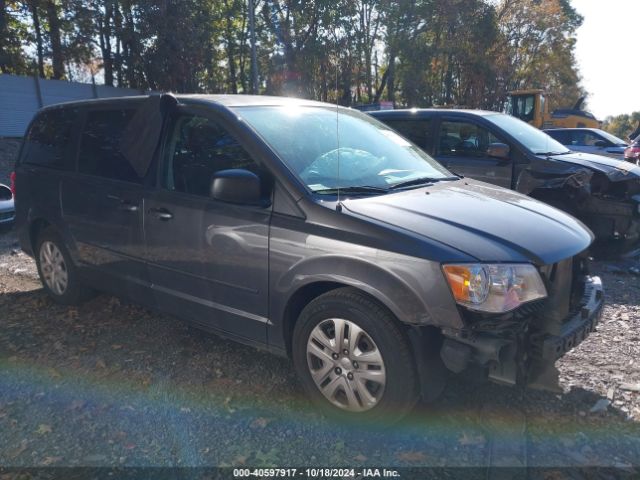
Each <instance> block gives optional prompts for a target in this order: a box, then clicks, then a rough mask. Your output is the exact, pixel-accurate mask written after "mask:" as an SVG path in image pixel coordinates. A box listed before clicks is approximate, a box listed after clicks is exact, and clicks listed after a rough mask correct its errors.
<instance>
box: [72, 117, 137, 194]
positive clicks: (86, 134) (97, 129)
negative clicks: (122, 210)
mask: <svg viewBox="0 0 640 480" xmlns="http://www.w3.org/2000/svg"><path fill="white" fill-rule="evenodd" d="M134 114H135V110H133V109H114V110H95V111H89V112H88V113H87V119H86V121H85V126H84V129H83V132H82V138H81V140H80V153H79V156H78V171H79V172H80V173H85V174H88V175H95V176H98V177H104V178H110V179H113V180H121V181H125V182H131V183H142V179H141V178H140V177H139V176H138V174H137V173H136V171H135V170H134V168H133V166H132V165H131V163H129V161H128V160H127V159H126V157H125V156H124V154H123V153H122V149H121V142H122V136H123V133H124V131H125V129H126V128H127V124H128V123H129V121H130V120H131V119H132V118H133V116H134Z"/></svg>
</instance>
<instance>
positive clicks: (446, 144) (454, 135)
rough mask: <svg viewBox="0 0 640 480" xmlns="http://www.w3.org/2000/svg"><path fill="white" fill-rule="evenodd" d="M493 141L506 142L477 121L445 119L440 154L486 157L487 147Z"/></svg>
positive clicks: (441, 128) (439, 146)
mask: <svg viewBox="0 0 640 480" xmlns="http://www.w3.org/2000/svg"><path fill="white" fill-rule="evenodd" d="M493 143H504V142H503V141H501V140H500V139H498V137H496V136H495V135H494V134H493V133H491V132H490V131H489V130H487V129H486V128H484V127H481V126H479V125H476V124H475V123H470V122H462V121H443V122H442V124H441V125H440V142H439V144H438V155H443V156H448V157H480V158H484V157H486V156H487V149H488V148H489V146H490V145H491V144H493Z"/></svg>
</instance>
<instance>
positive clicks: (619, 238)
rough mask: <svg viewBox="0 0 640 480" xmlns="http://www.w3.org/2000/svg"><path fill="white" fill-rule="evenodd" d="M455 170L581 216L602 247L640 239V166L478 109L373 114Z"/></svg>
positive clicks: (619, 247)
mask: <svg viewBox="0 0 640 480" xmlns="http://www.w3.org/2000/svg"><path fill="white" fill-rule="evenodd" d="M371 115H374V116H375V117H376V118H377V119H378V120H381V121H383V122H385V123H386V124H388V125H389V126H391V127H393V128H394V129H395V130H396V131H398V132H399V133H401V134H402V135H404V136H406V137H407V138H409V139H410V140H411V141H413V142H414V143H416V144H417V145H418V146H420V147H421V148H422V149H424V150H425V151H426V152H427V153H428V154H431V155H433V156H434V158H435V159H436V160H438V161H439V162H440V163H441V164H443V165H444V166H446V167H447V168H449V169H451V170H452V171H454V172H456V173H459V174H462V175H465V176H468V177H471V178H475V179H477V180H482V181H484V182H488V183H492V184H495V185H499V186H501V187H505V188H510V189H513V190H515V191H517V192H520V193H524V194H526V195H529V196H531V197H533V198H536V199H538V200H541V201H543V202H545V203H549V204H550V205H553V206H555V207H557V208H559V209H561V210H564V211H566V212H568V213H570V214H571V215H573V216H575V217H577V218H579V219H580V220H581V221H583V222H584V223H585V224H586V225H587V226H588V227H589V228H590V229H591V230H592V231H593V233H594V234H595V236H596V239H597V240H599V244H600V245H599V247H600V248H599V250H604V251H609V250H611V249H614V250H617V251H620V250H627V249H632V248H634V247H635V246H636V245H637V244H638V241H639V240H640V167H638V166H636V165H632V164H630V163H629V162H624V161H622V160H615V159H612V158H609V157H603V156H600V155H592V154H589V153H581V152H572V151H570V150H568V149H567V147H565V146H564V145H562V144H561V143H560V142H558V141H556V140H554V139H553V138H551V137H550V136H549V135H547V134H546V133H544V132H542V131H540V130H538V129H537V128H534V127H532V126H531V125H529V124H528V123H525V122H523V121H521V120H518V119H517V118H515V117H512V116H510V115H504V114H501V113H496V112H486V111H479V110H448V109H413V110H394V111H379V112H371Z"/></svg>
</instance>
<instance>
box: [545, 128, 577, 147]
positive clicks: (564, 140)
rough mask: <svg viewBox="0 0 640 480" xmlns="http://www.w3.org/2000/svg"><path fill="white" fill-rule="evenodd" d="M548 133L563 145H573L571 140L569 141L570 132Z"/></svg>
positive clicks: (552, 131) (551, 131) (553, 131)
mask: <svg viewBox="0 0 640 480" xmlns="http://www.w3.org/2000/svg"><path fill="white" fill-rule="evenodd" d="M547 133H548V134H549V135H551V137H552V138H555V139H556V140H557V141H559V142H560V143H561V144H563V145H570V144H571V140H570V139H569V132H563V131H555V130H550V131H548V132H547Z"/></svg>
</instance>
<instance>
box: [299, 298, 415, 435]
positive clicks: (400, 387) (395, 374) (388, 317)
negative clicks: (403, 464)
mask: <svg viewBox="0 0 640 480" xmlns="http://www.w3.org/2000/svg"><path fill="white" fill-rule="evenodd" d="M330 319H344V320H346V321H348V323H349V322H350V324H355V326H356V327H359V328H360V329H362V330H363V333H360V334H358V335H359V337H358V338H361V339H364V340H365V347H364V348H365V350H364V352H365V354H366V353H367V352H366V347H367V345H366V343H367V342H366V340H372V341H373V344H372V347H371V348H372V349H375V350H377V351H378V352H379V355H381V358H382V360H383V362H382V365H383V369H382V370H383V373H384V374H385V377H386V380H385V385H384V387H383V389H382V390H381V391H380V390H378V392H381V393H378V394H379V395H380V396H379V398H378V399H377V401H376V403H375V404H374V406H373V407H367V409H366V410H364V411H351V410H349V409H347V406H345V407H341V406H337V405H334V404H333V403H331V401H330V400H329V399H328V398H327V397H326V396H325V395H324V394H323V393H322V392H321V391H320V385H323V384H322V382H320V385H316V382H315V381H314V379H313V377H312V372H311V370H312V367H311V365H310V362H314V361H317V358H318V357H316V358H315V359H312V360H309V358H310V357H309V354H308V352H307V342H308V341H309V338H310V335H311V334H312V332H314V331H315V332H317V330H314V329H315V328H316V327H320V326H323V325H325V326H326V325H327V322H329V325H333V322H332V321H331V320H330ZM329 328H331V326H329ZM345 331H347V332H348V331H349V327H347V328H346V329H345ZM354 331H356V330H355V327H354ZM358 335H356V336H358ZM335 337H336V335H335V334H334V340H335ZM345 344H347V345H348V340H345V343H344V344H343V345H345ZM341 348H342V347H337V350H340V349H341ZM354 350H356V349H354ZM327 351H328V352H329V353H330V355H332V353H331V352H330V351H329V350H327ZM357 351H358V352H360V353H362V350H360V349H357ZM310 355H311V356H312V357H313V354H310ZM292 356H293V362H294V366H295V369H296V372H297V374H298V376H299V378H300V379H301V381H302V384H303V386H304V388H305V390H306V391H307V393H308V394H309V396H310V397H311V400H312V401H313V402H314V404H315V405H317V406H318V407H319V408H321V409H322V410H324V411H325V412H327V413H328V414H330V415H331V416H334V417H338V418H339V419H348V420H356V421H363V422H376V423H379V422H383V423H393V422H396V421H398V420H400V419H401V418H402V417H403V416H405V415H406V414H407V413H409V412H410V411H411V409H412V408H413V407H414V406H415V404H416V403H417V401H418V397H419V395H418V392H419V388H418V376H417V373H416V367H415V363H414V360H413V355H412V351H411V348H410V345H409V342H408V340H407V338H406V336H405V335H404V334H403V332H402V330H401V329H400V327H399V326H398V323H397V320H396V319H395V317H394V316H393V315H392V314H391V313H390V312H389V311H388V310H387V309H386V308H384V307H383V306H381V305H380V304H379V303H377V302H376V301H374V300H373V299H371V298H369V297H368V296H366V295H364V294H362V293H360V292H358V291H357V290H355V289H352V288H340V289H337V290H332V291H330V292H327V293H325V294H324V295H321V296H319V297H318V298H316V299H314V300H313V301H312V302H311V303H309V305H307V306H306V307H305V308H304V309H303V311H302V313H301V314H300V317H299V318H298V321H297V323H296V325H295V328H294V332H293V344H292ZM333 358H334V360H335V362H346V363H349V361H350V360H349V358H353V357H347V355H344V356H343V357H342V358H341V359H335V356H334V357H333ZM356 358H357V357H356ZM327 365H330V364H329V363H328V362H327ZM332 365H333V366H335V365H337V364H335V363H334V364H332ZM333 366H332V367H331V368H330V369H329V373H328V374H327V380H326V381H327V382H329V383H331V382H332V381H334V380H340V381H343V382H345V384H346V382H347V381H348V380H347V378H346V375H347V374H346V372H349V374H351V381H352V382H354V381H355V382H361V381H362V380H360V377H358V379H356V380H354V379H353V375H354V374H355V375H358V374H361V373H362V370H360V372H358V371H357V370H355V369H354V370H350V368H351V367H345V370H344V371H341V372H340V374H339V375H337V374H336V369H334V368H333ZM323 367H324V362H322V361H320V367H319V368H318V370H320V369H322V368H323ZM347 368H349V370H347ZM354 368H356V369H357V368H358V365H355V367H354ZM366 368H367V369H368V368H372V367H369V366H368V367H366ZM338 370H341V369H338ZM351 372H353V373H351ZM367 372H370V371H369V370H367ZM340 376H342V377H343V378H342V379H339V378H337V377H340ZM331 377H333V378H331ZM367 384H368V385H370V386H371V385H373V386H374V387H378V385H375V384H370V383H367ZM350 385H354V384H353V383H352V384H350ZM323 387H325V388H326V385H323ZM358 388H360V389H361V388H362V384H361V383H360V384H359V387H356V389H354V390H352V392H354V391H358V392H359V390H358ZM339 393H342V392H339ZM367 393H370V391H369V390H368V392H367ZM343 397H344V398H345V400H346V394H345V395H343ZM353 398H356V399H357V400H359V402H358V404H359V405H360V407H362V405H363V404H364V402H362V401H360V400H361V399H362V398H363V397H362V396H361V395H360V394H359V393H358V394H357V396H356V397H352V399H353Z"/></svg>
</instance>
